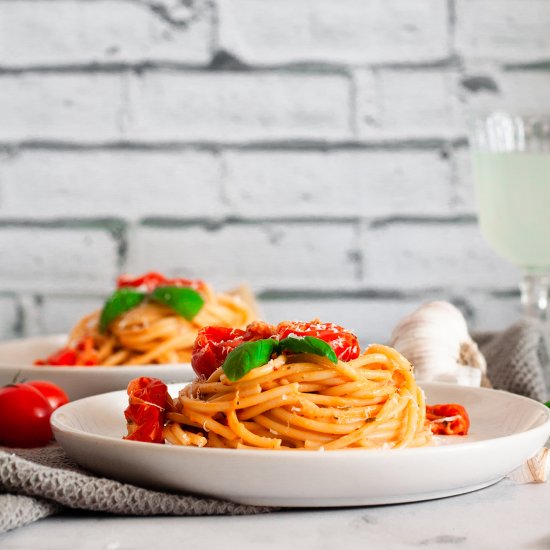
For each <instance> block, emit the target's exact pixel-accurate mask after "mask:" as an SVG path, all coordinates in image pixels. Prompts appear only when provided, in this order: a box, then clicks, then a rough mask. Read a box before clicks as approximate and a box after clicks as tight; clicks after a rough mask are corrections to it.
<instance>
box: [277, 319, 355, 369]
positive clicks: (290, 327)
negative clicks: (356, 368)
mask: <svg viewBox="0 0 550 550" xmlns="http://www.w3.org/2000/svg"><path fill="white" fill-rule="evenodd" d="M291 334H294V335H296V336H314V337H315V338H319V339H321V340H324V341H325V342H326V343H327V344H329V345H330V347H331V348H332V349H333V350H334V352H335V353H336V356H337V357H338V359H341V360H342V361H351V360H352V359H356V358H357V357H359V353H360V352H361V348H360V347H359V341H358V339H357V336H355V334H353V332H351V331H349V330H347V329H345V328H343V327H341V326H339V325H335V324H334V323H321V322H320V321H310V322H302V321H283V322H282V323H279V325H278V326H277V335H278V337H279V339H280V340H282V339H283V338H288V337H289V336H290V335H291Z"/></svg>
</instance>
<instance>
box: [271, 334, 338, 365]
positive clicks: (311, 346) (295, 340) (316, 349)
mask: <svg viewBox="0 0 550 550" xmlns="http://www.w3.org/2000/svg"><path fill="white" fill-rule="evenodd" d="M283 350H288V351H292V352H293V353H313V354H315V355H320V356H321V357H326V358H327V359H329V360H330V361H332V362H333V363H334V364H336V363H338V357H336V353H335V352H334V350H333V349H332V348H331V347H330V345H329V344H327V343H326V342H325V341H324V340H321V339H320V338H315V337H314V336H290V337H288V338H283V339H282V340H281V341H280V342H279V351H283Z"/></svg>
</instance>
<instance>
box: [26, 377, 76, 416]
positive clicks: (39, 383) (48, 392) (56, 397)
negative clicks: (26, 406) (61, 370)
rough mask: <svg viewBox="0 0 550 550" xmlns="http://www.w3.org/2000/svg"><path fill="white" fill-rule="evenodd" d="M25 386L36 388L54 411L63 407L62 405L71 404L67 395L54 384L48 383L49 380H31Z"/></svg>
mask: <svg viewBox="0 0 550 550" xmlns="http://www.w3.org/2000/svg"><path fill="white" fill-rule="evenodd" d="M25 384H26V385H27V386H32V387H33V388H36V389H37V390H38V391H39V392H40V393H41V394H42V395H43V396H44V397H45V398H46V399H47V400H48V402H49V404H50V406H51V407H52V409H53V410H54V411H55V409H57V408H58V407H61V405H65V403H68V402H69V398H68V396H67V394H66V393H65V392H64V391H63V389H62V388H60V387H59V386H58V385H57V384H54V383H53V382H48V381H47V380H29V381H28V382H25Z"/></svg>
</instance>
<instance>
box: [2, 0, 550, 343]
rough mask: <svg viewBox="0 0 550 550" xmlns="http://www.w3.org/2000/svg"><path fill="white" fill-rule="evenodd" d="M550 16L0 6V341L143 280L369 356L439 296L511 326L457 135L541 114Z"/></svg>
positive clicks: (282, 5)
mask: <svg viewBox="0 0 550 550" xmlns="http://www.w3.org/2000/svg"><path fill="white" fill-rule="evenodd" d="M549 6H550V3H549V2H548V0H476V1H472V0H454V1H448V2H445V1H442V0H416V1H414V2H410V1H408V0H369V1H368V2H365V1H363V0H342V1H340V2H334V1H332V0H315V1H313V0H279V1H277V2H273V1H271V0H212V1H211V2H210V1H206V0H193V1H192V2H190V3H183V2H181V3H178V2H160V3H156V2H128V1H126V0H95V1H94V2H87V1H85V0H63V1H59V0H33V1H31V0H18V1H12V0H0V258H1V259H2V264H1V266H0V292H1V293H2V294H1V296H0V337H1V338H7V337H11V336H13V335H24V334H39V333H42V332H57V331H63V330H68V329H69V328H70V326H71V325H72V324H73V322H74V321H75V320H76V319H77V318H78V317H79V316H80V315H82V314H83V313H84V312H85V311H88V310H89V309H92V308H94V307H96V305H97V304H98V303H99V302H101V299H102V298H103V296H104V295H105V294H106V293H107V292H109V290H110V288H111V286H112V283H113V280H114V278H115V277H116V275H117V274H118V273H119V272H120V271H122V270H124V271H142V270H146V269H158V270H164V271H166V272H167V273H168V274H172V275H175V274H182V275H188V276H193V277H201V278H204V279H206V280H209V281H211V282H212V283H213V284H215V285H216V286H217V287H219V288H229V287H232V286H234V285H236V284H238V283H240V282H242V281H248V282H249V283H250V285H251V286H252V287H253V288H254V289H255V290H257V291H258V292H259V300H260V302H261V304H262V307H263V308H264V311H265V312H266V316H267V317H268V318H269V320H272V321H277V320H279V319H280V318H282V317H296V318H298V317H303V318H308V317H313V316H315V315H319V316H321V317H326V318H327V319H331V320H334V321H336V322H340V323H342V324H345V325H350V326H352V327H353V328H355V329H356V330H357V332H358V333H359V334H360V335H361V336H362V337H363V338H364V339H365V340H367V341H368V340H371V339H372V340H379V341H384V340H386V339H387V337H388V335H389V331H390V329H391V327H392V326H393V324H394V323H395V322H396V321H397V319H398V318H399V317H401V316H402V315H404V314H406V313H407V312H408V311H410V310H411V309H413V308H414V307H416V306H417V305H418V304H419V303H421V302H423V301H426V300H430V299H439V298H441V299H451V300H453V301H455V302H456V303H457V304H459V305H460V306H461V307H463V308H464V311H465V313H466V314H467V315H468V319H469V321H470V323H471V326H472V327H473V328H475V329H483V328H502V327H504V326H506V325H507V324H510V323H511V322H513V321H514V320H515V319H516V318H517V315H518V298H517V293H516V292H515V289H516V284H517V279H518V273H517V270H516V269H515V268H513V267H512V266H510V265H509V264H507V263H506V262H504V261H502V260H500V259H499V258H497V257H496V256H495V255H494V254H493V253H492V252H491V250H490V249H489V248H488V246H487V245H486V244H485V243H484V241H483V240H482V237H481V235H480V233H479V231H478V229H477V226H476V223H475V202H474V196H473V191H472V179H471V167H470V164H469V150H468V146H467V140H466V136H467V124H466V121H467V119H468V117H469V116H470V115H471V114H472V113H474V112H477V111H478V110H484V109H488V108H491V109H493V108H497V107H499V108H508V109H516V110H521V111H546V112H547V111H548V107H549V102H548V90H549V86H550V71H549V70H548V62H549V61H550V38H549V36H550V35H549V34H548V32H547V26H548V25H547V22H548V16H549V15H550V11H549V10H550V7H549Z"/></svg>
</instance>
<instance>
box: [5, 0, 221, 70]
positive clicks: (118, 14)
mask: <svg viewBox="0 0 550 550" xmlns="http://www.w3.org/2000/svg"><path fill="white" fill-rule="evenodd" d="M1 13H2V16H1V17H0V36H1V37H2V40H0V58H1V59H2V60H3V61H4V64H5V65H8V66H24V65H37V64H50V65H61V64H67V63H120V62H125V63H136V62H146V61H155V60H161V61H166V60H170V61H174V62H177V63H195V64H204V63H207V62H208V61H209V59H210V57H211V55H212V52H211V38H210V37H211V34H212V29H211V27H212V22H211V16H210V15H208V16H205V17H203V18H201V19H200V20H198V21H196V22H194V23H193V24H191V25H190V26H189V28H188V29H182V28H179V27H175V26H173V25H170V24H169V23H168V22H167V21H164V20H162V19H161V18H160V17H159V16H158V15H157V14H155V13H154V11H153V10H152V9H150V8H148V7H147V6H146V5H144V4H140V3H138V2H133V3H131V2H124V1H121V0H98V1H94V2H81V1H78V0H64V1H62V2H46V1H29V0H17V1H16V2H3V5H2V7H1ZM205 15H206V14H205Z"/></svg>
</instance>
